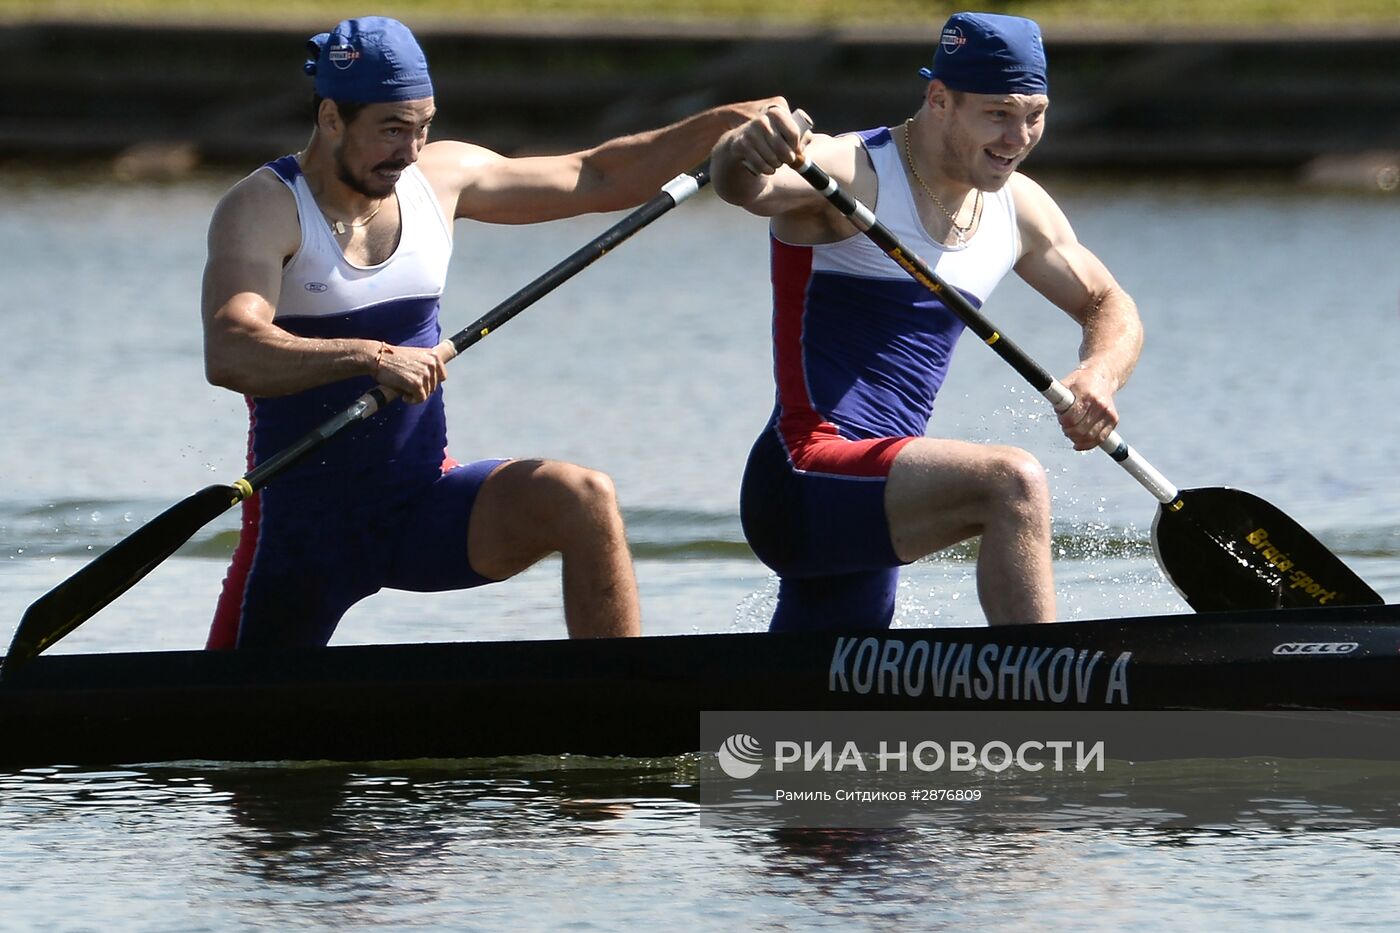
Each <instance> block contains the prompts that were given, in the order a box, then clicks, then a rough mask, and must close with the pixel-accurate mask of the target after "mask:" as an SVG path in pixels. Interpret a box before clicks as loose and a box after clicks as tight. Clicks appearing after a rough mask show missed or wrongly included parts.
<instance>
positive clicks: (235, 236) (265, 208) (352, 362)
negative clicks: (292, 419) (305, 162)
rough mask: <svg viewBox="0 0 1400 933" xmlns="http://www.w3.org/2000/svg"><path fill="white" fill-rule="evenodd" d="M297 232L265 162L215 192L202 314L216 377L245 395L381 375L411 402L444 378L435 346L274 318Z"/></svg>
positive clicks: (210, 371)
mask: <svg viewBox="0 0 1400 933" xmlns="http://www.w3.org/2000/svg"><path fill="white" fill-rule="evenodd" d="M300 242H301V229H300V225H299V224H298V222H297V212H296V202H295V201H294V199H293V198H292V196H291V194H290V192H288V191H287V190H286V188H285V186H284V185H283V184H282V183H281V182H280V181H278V180H277V179H276V178H274V177H273V176H272V175H271V174H270V173H268V172H261V171H260V172H256V173H254V174H252V175H250V176H248V177H247V178H245V179H243V180H242V181H241V182H239V183H238V184H237V185H235V186H234V187H233V188H232V189H231V190H230V191H229V193H228V194H226V195H225V196H224V198H223V200H221V201H220V202H219V205H218V207H217V208H215V210H214V217H213V219H212V220H211V221H210V224H209V257H208V260H207V262H206V264H205V267H204V287H203V298H202V302H201V305H202V314H203V321H204V371H205V376H206V377H207V378H208V380H209V381H210V382H211V383H213V384H214V385H218V386H223V387H225V388H228V389H232V390H234V391H235V392H242V393H244V394H246V395H258V396H276V395H289V394H291V393H294V392H300V391H303V390H305V389H310V388H313V387H315V386H319V385H325V384H326V383H329V382H335V381H338V380H341V379H348V378H350V377H352V376H364V375H375V376H376V377H377V379H378V381H379V382H380V384H382V385H384V386H385V387H387V388H390V389H393V390H394V391H395V392H397V393H399V394H400V395H402V396H403V397H404V398H405V399H406V400H408V401H411V402H418V401H422V400H423V399H425V398H427V396H428V395H429V394H431V392H432V391H433V389H435V388H436V387H437V383H438V382H440V381H441V380H442V378H443V375H444V373H443V369H442V361H441V360H438V359H437V358H436V356H435V355H434V354H433V352H432V351H431V350H423V349H420V348H416V347H385V348H384V351H383V352H382V353H381V352H380V343H379V341H377V340H358V339H348V338H347V339H334V340H331V339H324V340H323V339H311V338H306V337H298V336H296V335H294V334H292V333H290V332H289V331H287V330H284V329H283V328H281V327H279V326H278V325H277V324H275V323H274V322H273V316H274V314H275V309H276V307H277V301H278V299H279V297H280V295H281V286H282V263H283V261H284V260H285V258H286V257H289V256H291V255H292V254H293V253H295V252H296V250H297V247H298V245H299V244H300Z"/></svg>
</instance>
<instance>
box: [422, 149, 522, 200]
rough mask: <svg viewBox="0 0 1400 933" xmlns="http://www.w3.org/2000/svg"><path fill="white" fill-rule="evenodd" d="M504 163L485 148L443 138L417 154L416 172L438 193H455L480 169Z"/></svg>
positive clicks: (478, 174) (500, 156)
mask: <svg viewBox="0 0 1400 933" xmlns="http://www.w3.org/2000/svg"><path fill="white" fill-rule="evenodd" d="M505 160H506V157H505V156H503V155H501V154H500V153H499V152H494V151H492V150H490V149H487V148H486V147H485V146H478V145H476V144H475V143H465V142H459V141H458V140H455V139H443V140H438V141H437V142H431V143H428V145H426V146H424V147H423V149H422V151H421V152H420V153H419V154H418V169H419V171H421V172H422V173H423V174H424V175H425V176H426V177H427V179H428V183H429V184H431V185H432V186H433V188H434V189H436V190H438V191H439V192H446V191H451V192H459V191H461V190H462V189H463V188H466V187H469V186H470V185H471V184H472V182H473V181H474V180H476V179H477V178H478V177H479V176H480V174H481V172H482V171H483V170H484V169H486V168H488V167H490V166H492V165H499V164H500V163H502V162H504V161H505Z"/></svg>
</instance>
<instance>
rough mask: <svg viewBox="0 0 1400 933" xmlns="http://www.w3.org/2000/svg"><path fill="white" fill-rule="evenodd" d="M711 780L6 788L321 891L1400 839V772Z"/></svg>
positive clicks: (33, 816)
mask: <svg viewBox="0 0 1400 933" xmlns="http://www.w3.org/2000/svg"><path fill="white" fill-rule="evenodd" d="M699 773H700V769H699V760H698V756H686V757H683V758H678V759H664V760H656V761H646V760H635V759H587V758H574V757H569V756H565V757H560V758H532V759H508V760H500V759H493V760H471V761H444V762H430V761H418V762H394V763H382V764H376V765H369V766H359V765H357V766H353V767H352V766H345V765H335V764H322V765H312V766H301V767H288V766H235V765H220V764H213V763H210V764H204V763H193V764H184V765H178V766H168V767H167V766H162V767H137V768H124V769H121V770H101V771H99V770H84V769H52V768H49V769H33V770H29V771H24V772H18V773H13V774H8V775H0V827H5V826H7V825H10V826H13V825H18V823H19V822H20V821H21V820H22V821H23V822H24V823H25V824H26V825H33V824H35V823H42V822H45V821H55V820H63V819H67V818H71V817H70V816H68V815H70V814H73V813H77V812H79V811H82V810H83V809H84V808H91V807H94V806H99V807H101V808H103V809H104V810H105V811H106V812H108V813H117V814H122V813H124V812H130V813H137V812H139V813H142V814H143V815H144V817H145V818H147V819H157V820H159V821H163V822H165V823H166V824H167V825H166V826H165V827H164V829H163V830H162V831H166V832H169V831H171V830H172V829H173V828H174V827H175V826H177V825H179V824H182V823H189V824H192V825H202V826H208V827H210V828H209V829H208V830H206V831H205V832H206V834H207V835H208V836H209V837H211V838H209V839H208V840H207V841H208V843H209V844H211V845H215V846H217V847H219V849H221V850H222V851H223V852H224V853H226V854H227V855H228V856H231V857H232V858H233V859H234V860H235V861H236V862H237V863H239V864H241V866H242V868H243V870H246V871H249V872H252V873H254V874H256V875H257V876H259V877H262V878H264V879H265V880H268V881H275V882H278V883H281V884H292V885H306V886H310V887H314V888H324V887H326V886H328V885H345V884H354V885H370V886H374V885H382V884H387V883H388V882H387V881H386V880H385V879H389V878H392V877H394V876H395V874H396V873H398V872H401V871H407V870H413V871H425V870H430V869H431V868H432V866H434V865H435V864H438V863H444V862H451V861H455V860H457V859H459V858H461V857H463V856H464V855H466V854H470V855H471V857H472V858H481V859H486V860H490V859H502V858H506V859H508V858H510V857H512V856H511V854H510V853H511V852H512V851H513V850H515V849H522V850H529V849H530V848H531V847H538V848H539V850H540V851H541V852H542V853H547V852H549V851H551V850H552V849H553V848H555V847H557V846H559V845H560V844H570V845H572V844H575V843H577V842H579V840H580V839H588V838H595V839H596V838H599V834H603V835H604V836H606V835H610V834H613V835H618V836H621V837H626V836H636V835H638V834H639V831H640V830H643V829H645V830H647V831H648V833H647V834H648V836H649V837H650V838H657V834H660V835H661V836H665V835H666V834H668V833H669V834H681V835H687V836H689V835H695V836H698V837H700V838H708V839H711V840H712V841H717V842H720V843H725V844H732V845H737V846H740V847H743V848H745V849H746V850H749V851H752V852H754V853H755V854H757V855H759V856H760V857H761V859H762V860H763V862H764V863H765V864H766V865H767V866H768V867H769V868H770V869H772V870H773V871H775V872H778V873H790V874H792V875H794V876H802V877H807V876H810V875H812V873H813V872H815V873H816V876H817V879H818V883H820V877H821V875H822V870H824V869H831V868H839V869H843V870H844V869H861V870H866V871H872V872H877V871H878V872H883V873H888V872H891V871H895V872H897V871H899V870H901V865H903V866H904V867H905V868H907V867H908V866H909V865H914V864H917V865H929V864H932V863H935V862H937V859H938V854H939V853H940V852H943V853H945V854H947V855H948V856H949V857H952V856H954V855H956V857H958V858H968V857H970V856H973V855H976V856H977V857H978V858H979V859H981V860H982V861H984V862H985V861H986V859H995V858H999V857H1003V856H1007V855H1008V852H1009V850H1008V845H1009V844H1010V840H1012V839H1013V838H1014V839H1015V840H1017V843H1016V844H1017V846H1026V845H1029V846H1032V847H1034V846H1035V845H1036V844H1037V842H1036V840H1038V839H1039V840H1042V842H1044V841H1045V840H1048V839H1050V838H1051V837H1052V836H1053V835H1054V834H1071V835H1072V834H1076V833H1079V832H1085V831H1087V832H1089V833H1090V835H1091V836H1092V835H1093V834H1095V833H1100V834H1101V833H1103V832H1104V831H1108V832H1116V833H1120V834H1126V835H1127V836H1129V837H1131V838H1132V839H1133V840H1134V841H1135V843H1137V844H1140V845H1148V846H1162V847H1172V846H1180V845H1186V844H1189V843H1190V842H1191V841H1192V840H1195V839H1199V838H1200V836H1201V834H1202V833H1205V834H1208V835H1212V834H1213V835H1216V836H1231V835H1260V834H1265V835H1272V834H1281V835H1290V834H1297V833H1328V832H1354V831H1357V830H1374V829H1396V828H1400V765H1395V764H1387V763H1375V762H1336V761H1320V760H1311V761H1264V760H1242V761H1211V762H1205V761H1175V762H1153V763H1140V764H1136V765H1132V764H1127V763H1122V762H1109V767H1108V769H1107V770H1105V771H1104V772H1102V773H1082V774H1074V773H1065V774H1059V775H1055V776H1053V777H1047V776H1043V775H1016V776H1008V774H1007V773H1001V774H989V773H977V774H972V775H965V776H962V777H961V778H953V779H952V780H954V781H960V782H962V786H966V787H975V788H978V789H980V790H981V791H982V799H981V801H980V802H978V803H976V804H958V805H951V804H945V805H929V806H919V807H916V808H908V807H906V808H904V809H903V810H902V811H899V812H893V811H892V812H891V813H890V823H889V825H888V826H887V827H886V828H875V829H841V828H791V827H784V826H781V825H777V824H776V823H775V822H774V821H773V820H772V819H771V818H769V816H767V815H765V813H764V811H763V810H762V809H761V808H753V809H750V810H737V811H735V810H725V811H724V812H722V813H718V814H717V813H716V812H715V811H714V810H712V809H711V808H706V807H703V806H702V805H701V803H700V790H699V786H698V781H699ZM939 780H940V781H942V782H944V784H945V785H946V783H947V780H948V779H947V777H946V776H943V777H940V779H939ZM155 815H158V816H155ZM120 819H121V817H120V816H118V822H120ZM1396 845H1397V846H1400V843H1397V844H1396ZM998 853H1000V855H998ZM834 877H838V876H834ZM833 883H837V882H833ZM839 883H841V884H846V883H848V880H847V881H840V882H839Z"/></svg>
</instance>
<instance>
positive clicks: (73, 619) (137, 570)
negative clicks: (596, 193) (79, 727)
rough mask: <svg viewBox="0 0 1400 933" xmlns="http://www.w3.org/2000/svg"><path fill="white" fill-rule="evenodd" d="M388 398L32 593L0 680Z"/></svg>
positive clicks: (595, 243)
mask: <svg viewBox="0 0 1400 933" xmlns="http://www.w3.org/2000/svg"><path fill="white" fill-rule="evenodd" d="M709 180H710V174H709V165H708V163H705V164H702V165H700V166H698V167H696V168H694V169H692V170H691V171H689V172H685V173H683V174H680V175H677V176H676V177H675V178H673V179H671V180H670V181H669V182H667V183H666V184H665V186H663V187H662V189H661V191H660V193H658V194H657V195H656V196H655V197H653V198H652V199H651V200H649V201H647V202H646V203H645V204H643V205H642V206H641V207H639V208H637V209H636V210H635V211H633V212H632V213H630V214H628V215H627V216H626V217H624V218H623V219H622V220H620V221H618V222H617V223H616V224H613V226H611V227H609V228H608V229H607V230H605V231H604V232H603V233H602V234H600V235H599V236H597V237H596V238H595V239H593V240H592V241H591V242H589V243H588V244H587V245H585V246H583V247H581V248H580V249H578V250H577V251H575V252H574V253H573V255H571V256H569V257H568V258H567V259H565V260H564V261H563V262H561V263H559V264H558V265H556V266H555V267H554V268H552V269H550V270H549V271H548V272H546V273H545V274H544V275H541V276H540V277H539V278H537V279H535V280H534V281H533V282H531V283H530V284H529V285H526V286H525V287H524V288H522V289H520V291H518V292H516V293H515V294H514V295H511V296H510V297H509V298H507V299H506V300H505V301H503V302H501V303H500V304H498V305H497V306H496V307H495V308H493V309H491V310H490V311H488V312H487V313H486V314H484V315H483V316H482V317H481V318H479V319H478V320H476V321H474V322H473V323H472V324H470V325H469V326H468V327H466V328H465V329H463V330H461V331H459V332H457V333H456V334H453V335H452V336H451V337H449V338H447V339H446V340H444V341H443V342H442V343H441V344H439V345H438V349H439V351H441V352H442V353H443V354H444V357H445V359H447V360H451V359H452V358H453V357H455V356H456V355H457V354H459V353H461V352H462V351H463V350H465V349H467V348H468V347H470V346H472V345H473V344H475V343H477V342H478V341H480V340H481V339H482V338H483V337H485V336H486V335H487V334H489V333H491V331H493V330H495V329H496V328H498V327H500V326H501V325H502V324H504V323H505V322H506V321H509V320H510V319H511V318H513V317H515V316H516V315H517V314H519V313H520V312H521V311H523V310H525V309H526V308H528V307H529V306H530V305H532V304H534V303H535V302H536V301H538V300H539V299H541V298H543V297H544V296H545V295H547V294H549V293H550V292H551V291H553V290H554V289H555V288H557V287H558V286H559V285H561V284H562V283H564V282H565V281H567V280H568V279H570V278H572V277H573V276H575V275H577V274H578V273H579V272H581V271H583V269H585V268H586V267H588V266H589V265H591V264H592V263H593V262H594V261H595V260H597V259H600V258H601V257H602V256H603V255H604V254H605V253H607V252H608V251H609V250H611V249H612V248H613V247H615V246H617V245H618V244H619V243H621V242H623V241H624V240H626V239H627V238H628V237H630V236H632V234H634V233H636V232H637V231H638V230H640V229H642V228H643V227H645V226H646V225H647V224H649V223H651V222H652V221H653V220H655V219H656V218H658V217H660V216H661V215H662V214H664V213H666V212H667V211H669V210H670V209H671V208H673V207H675V206H676V205H678V204H680V203H681V202H682V201H684V200H686V199H687V198H689V197H690V196H691V195H693V194H695V193H696V192H697V191H699V190H700V189H701V188H702V187H704V186H705V184H706V183H708V182H709ZM396 397H397V396H395V395H394V393H393V392H392V391H388V390H385V389H384V388H383V387H382V386H376V387H375V388H373V389H371V390H370V391H368V392H366V393H365V394H364V395H362V396H360V398H359V399H357V400H356V401H355V403H354V404H353V405H351V406H350V407H349V408H347V409H345V410H344V411H342V412H341V413H340V414H338V415H336V416H335V417H333V418H331V419H329V420H327V421H326V422H325V423H324V424H322V425H320V426H319V427H317V428H315V429H314V430H312V431H310V432H308V433H307V434H305V435H304V436H303V437H301V438H300V439H299V440H297V441H296V442H295V443H293V444H292V445H291V446H289V447H287V448H286V449H285V450H282V451H280V452H279V453H277V454H276V455H275V456H273V457H270V458H269V459H267V460H265V461H264V462H263V463H260V464H259V465H258V466H257V467H256V468H254V469H253V470H252V471H250V472H249V473H248V474H246V475H245V476H243V477H242V478H241V479H238V480H236V481H235V482H234V483H233V484H232V485H231V486H207V487H205V488H204V489H201V490H200V491H199V492H197V493H195V494H194V495H192V496H190V497H189V498H187V499H185V500H183V501H181V502H178V503H176V504H175V505H174V506H171V507H170V508H169V509H166V510H165V511H164V512H162V513H161V514H159V515H157V516H156V517H155V518H153V519H151V521H149V522H147V523H146V524H145V525H143V526H142V527H140V528H138V529H137V530H136V531H135V532H133V533H132V534H130V535H129V536H127V537H126V538H124V539H123V540H121V541H119V542H117V543H116V544H115V545H113V546H112V547H111V548H109V549H108V550H106V551H104V552H103V553H102V554H101V555H100V556H99V557H98V558H97V559H95V560H93V561H92V562H91V563H89V564H88V565H87V566H85V567H83V568H82V569H81V570H79V571H78V572H77V573H75V574H73V575H72V576H71V577H69V578H68V579H67V580H64V581H63V582H62V583H60V584H59V585H58V586H56V587H54V588H53V589H52V590H50V591H49V592H47V593H45V594H44V595H43V596H41V597H39V599H38V600H36V601H35V602H34V604H33V605H32V606H30V607H29V608H28V610H26V611H25V613H24V617H23V618H22V619H20V623H19V627H18V628H17V629H16V630H15V635H14V640H13V641H11V642H10V650H9V652H8V654H7V655H6V657H5V659H4V662H3V666H0V679H3V678H4V677H5V676H7V675H9V674H12V673H14V672H15V671H16V670H18V669H19V668H20V667H22V666H23V665H24V664H26V663H28V662H29V661H30V660H31V659H32V658H34V657H35V656H36V655H37V654H39V653H40V652H41V651H43V650H44V649H45V648H47V647H49V646H50V645H52V644H53V643H54V642H56V641H58V640H59V639H60V638H62V637H63V636H64V635H67V634H68V633H69V632H71V631H73V629H75V628H77V627H78V626H79V625H81V624H82V623H84V622H86V621H87V620H88V619H90V618H92V616H93V615H95V614H96V613H97V612H98V611H99V610H100V609H102V607H104V606H106V605H107V604H108V603H110V602H111V601H112V600H114V599H116V598H117V597H118V596H120V595H121V594H122V593H125V592H126V591H127V590H128V589H130V588H131V587H132V586H134V585H135V584H136V583H137V582H138V581H139V580H140V579H141V578H142V577H144V576H146V574H148V573H150V572H151V571H152V570H154V569H155V568H156V566H157V565H159V564H160V563H161V562H162V561H164V560H165V559H166V558H167V557H169V556H170V555H171V554H173V553H175V551H176V550H177V549H178V548H179V547H180V546H181V545H182V544H184V543H185V542H186V541H188V540H189V539H190V538H191V537H192V536H193V535H194V533H195V532H197V531H199V529H201V528H203V527H204V526H205V525H207V524H209V522H211V521H213V520H214V519H215V518H217V517H219V516H220V515H222V514H223V513H224V512H226V511H228V510H229V509H230V508H232V507H233V506H235V505H237V504H238V503H240V502H242V501H243V500H244V499H247V498H248V497H249V496H251V495H253V493H255V492H257V491H258V490H259V489H261V488H262V487H263V486H264V485H266V484H267V482H268V481H269V480H271V479H272V478H273V477H274V476H276V475H277V474H279V473H281V472H282V471H284V470H286V469H287V468H288V467H290V466H291V465H292V464H294V463H296V462H297V461H299V460H301V458H303V457H305V456H306V455H307V454H308V453H310V452H311V451H313V450H316V449H317V448H318V447H320V446H321V445H322V444H324V443H325V442H326V441H328V440H330V439H331V438H332V437H334V436H335V435H336V434H338V433H339V432H340V431H341V430H343V429H344V428H345V427H347V426H348V425H351V424H353V423H355V422H357V421H363V420H365V419H367V418H369V417H371V416H372V415H374V413H375V412H377V411H378V410H379V409H381V408H383V407H384V406H386V405H388V404H390V403H391V402H393V400H394V399H395V398H396Z"/></svg>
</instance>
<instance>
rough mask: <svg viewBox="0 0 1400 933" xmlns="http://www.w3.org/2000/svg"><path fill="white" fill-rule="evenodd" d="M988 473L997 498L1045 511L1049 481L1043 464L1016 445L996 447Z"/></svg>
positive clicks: (1032, 509) (1048, 504)
mask: <svg viewBox="0 0 1400 933" xmlns="http://www.w3.org/2000/svg"><path fill="white" fill-rule="evenodd" d="M991 472H992V479H993V482H994V483H995V484H996V486H997V498H998V500H999V501H1001V502H1003V503H1005V504H1007V505H1010V506H1012V507H1015V508H1017V509H1023V510H1030V511H1035V512H1048V510H1049V506H1050V484H1049V483H1048V482H1047V481H1046V478H1045V467H1043V466H1041V463H1040V461H1039V460H1037V459H1036V458H1035V456H1034V455H1033V454H1031V453H1030V452H1028V451H1025V450H1021V449H1020V448H1018V447H998V448H996V449H995V456H994V458H993V461H992V471H991Z"/></svg>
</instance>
